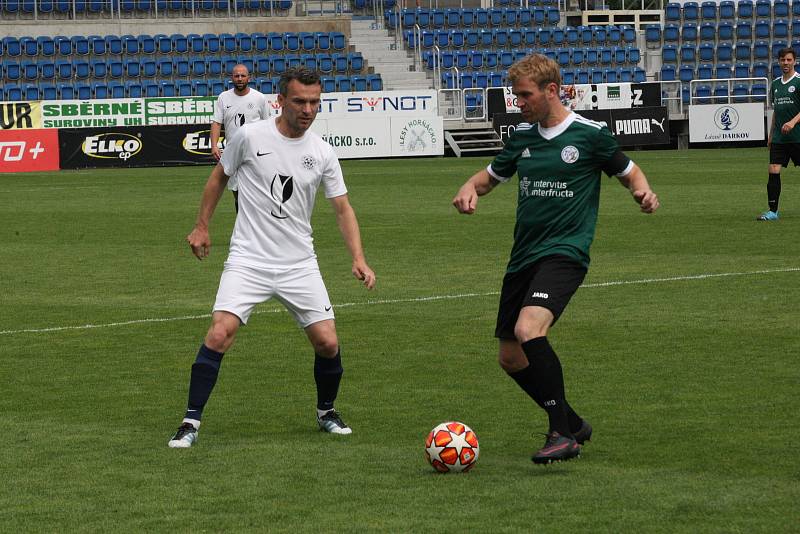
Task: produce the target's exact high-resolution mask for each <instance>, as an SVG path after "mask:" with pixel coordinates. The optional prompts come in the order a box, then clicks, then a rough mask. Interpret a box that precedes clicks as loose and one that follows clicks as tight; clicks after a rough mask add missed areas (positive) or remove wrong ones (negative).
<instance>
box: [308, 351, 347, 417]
mask: <svg viewBox="0 0 800 534" xmlns="http://www.w3.org/2000/svg"><path fill="white" fill-rule="evenodd" d="M343 373H344V369H342V356H341V351H338V352H337V353H336V356H334V357H333V358H323V357H322V356H320V355H319V354H315V355H314V381H315V382H316V383H317V409H318V410H332V409H333V401H335V400H336V395H337V394H338V393H339V382H340V381H341V380H342V374H343Z"/></svg>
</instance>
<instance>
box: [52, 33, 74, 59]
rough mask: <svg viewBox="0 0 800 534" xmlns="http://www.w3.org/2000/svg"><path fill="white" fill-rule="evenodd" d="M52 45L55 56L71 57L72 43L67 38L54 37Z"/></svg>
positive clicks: (62, 36) (61, 36)
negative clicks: (54, 49)
mask: <svg viewBox="0 0 800 534" xmlns="http://www.w3.org/2000/svg"><path fill="white" fill-rule="evenodd" d="M53 44H54V46H55V48H56V54H57V55H59V56H61V57H69V56H71V55H72V41H71V40H70V38H69V37H66V36H64V35H56V36H55V37H53Z"/></svg>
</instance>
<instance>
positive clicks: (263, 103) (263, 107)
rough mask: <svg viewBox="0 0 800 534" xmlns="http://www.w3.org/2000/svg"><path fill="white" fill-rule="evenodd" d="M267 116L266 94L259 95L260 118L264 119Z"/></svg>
mask: <svg viewBox="0 0 800 534" xmlns="http://www.w3.org/2000/svg"><path fill="white" fill-rule="evenodd" d="M268 118H269V104H267V95H264V94H262V95H261V120H262V121H265V120H267V119H268Z"/></svg>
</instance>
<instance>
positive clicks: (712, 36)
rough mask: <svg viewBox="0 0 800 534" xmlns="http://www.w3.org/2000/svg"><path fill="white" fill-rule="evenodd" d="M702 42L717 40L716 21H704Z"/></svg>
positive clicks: (701, 27)
mask: <svg viewBox="0 0 800 534" xmlns="http://www.w3.org/2000/svg"><path fill="white" fill-rule="evenodd" d="M699 36H700V42H701V43H703V42H711V43H713V42H715V41H716V40H717V25H716V23H714V22H704V23H702V24H701V25H700V31H699Z"/></svg>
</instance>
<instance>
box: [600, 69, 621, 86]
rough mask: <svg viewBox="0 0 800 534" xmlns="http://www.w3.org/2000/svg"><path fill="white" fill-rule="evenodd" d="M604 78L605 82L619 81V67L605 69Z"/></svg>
mask: <svg viewBox="0 0 800 534" xmlns="http://www.w3.org/2000/svg"><path fill="white" fill-rule="evenodd" d="M603 79H604V80H605V83H618V82H619V73H618V72H617V69H612V68H605V69H603Z"/></svg>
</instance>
